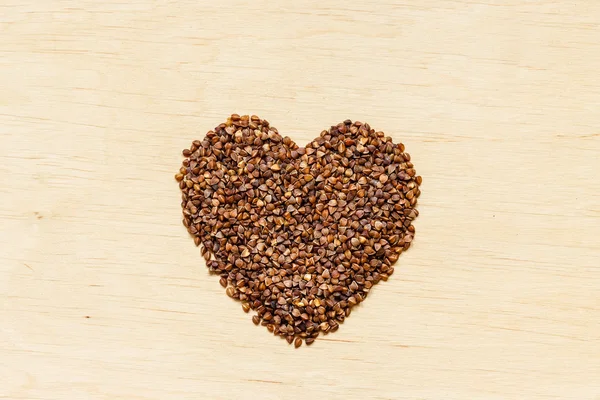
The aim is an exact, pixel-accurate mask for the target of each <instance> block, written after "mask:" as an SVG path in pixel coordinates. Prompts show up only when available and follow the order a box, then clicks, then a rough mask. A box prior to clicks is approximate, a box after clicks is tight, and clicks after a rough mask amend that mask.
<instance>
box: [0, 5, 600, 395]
mask: <svg viewBox="0 0 600 400" xmlns="http://www.w3.org/2000/svg"><path fill="white" fill-rule="evenodd" d="M599 23H600V2H598V1H595V0H580V1H577V2H573V1H566V0H564V1H556V0H555V1H549V0H545V1H502V0H487V1H482V2H476V1H459V0H425V1H419V2H407V1H403V2H400V1H396V2H391V1H383V2H363V1H347V0H345V1H341V0H335V1H316V0H314V1H294V2H292V1H279V2H274V1H266V0H261V1H252V2H246V1H241V0H239V1H237V0H229V1H221V2H215V1H174V0H173V1H155V2H150V1H123V0H120V1H116V0H108V1H80V0H78V1H50V0H45V1H27V2H22V1H16V0H3V1H1V3H0V182H1V184H0V220H1V224H0V272H1V276H0V399H44V400H50V399H140V400H141V399H143V400H159V399H161V400H162V399H210V400H212V399H217V400H218V399H224V400H229V399H253V400H255V399H267V400H269V399H313V398H314V399H317V398H318V399H380V400H383V399H394V400H396V399H428V400H429V399H444V400H445V399H457V400H458V399H460V400H464V399H533V400H538V399H539V400H542V399H586V400H587V399H593V400H597V399H600V266H599V259H600V244H599V237H600V181H599V178H598V174H599V172H600V161H599V156H600V78H599V70H600V26H599ZM232 112H238V113H256V114H258V115H260V116H262V117H264V118H267V119H268V120H269V121H271V123H272V124H273V125H274V126H276V127H278V128H279V130H280V131H281V132H282V133H283V134H284V135H285V134H287V135H290V136H291V137H292V138H293V139H295V140H296V141H297V142H298V143H299V144H300V145H303V144H305V143H307V142H308V141H309V140H310V139H311V138H313V137H315V136H316V135H317V134H318V133H319V132H320V130H321V129H324V128H327V127H328V126H329V125H331V124H334V123H337V122H339V121H341V120H344V119H346V118H352V119H358V120H361V121H367V122H369V123H370V124H371V125H372V126H373V127H375V128H377V129H380V130H384V131H385V132H387V133H388V134H390V135H391V136H392V137H393V138H394V140H395V141H402V142H403V143H405V145H406V147H407V149H408V151H409V152H410V153H411V155H412V156H413V160H414V163H415V165H416V168H417V172H418V173H419V174H421V175H422V176H423V178H424V184H423V188H422V189H423V194H422V197H421V200H420V211H421V216H420V217H419V218H418V220H417V221H416V228H417V236H416V240H415V242H414V247H413V248H411V250H410V251H408V252H407V253H405V254H404V255H402V257H401V258H400V260H399V262H398V264H397V268H396V271H397V272H396V275H394V276H393V279H391V280H390V281H388V282H387V283H385V284H382V285H379V286H378V287H377V288H376V289H375V290H374V291H373V293H372V295H371V296H369V299H368V301H367V302H366V303H365V304H364V305H363V306H361V307H360V308H359V309H357V310H356V311H355V312H354V313H353V314H352V316H351V318H350V319H349V320H348V321H347V323H345V324H344V325H343V326H342V328H341V329H340V330H339V331H338V333H336V334H333V335H329V336H327V337H326V338H324V339H320V340H318V341H317V342H316V343H315V344H314V345H313V346H312V347H310V348H307V347H302V348H300V349H299V350H294V349H293V348H292V347H290V346H288V345H287V344H286V343H285V342H284V341H282V340H279V339H277V338H275V337H273V336H271V335H270V334H268V332H267V331H266V330H265V329H264V328H257V327H255V326H254V325H253V324H252V323H251V322H250V318H251V315H247V314H244V313H243V312H242V311H241V307H240V305H239V304H238V303H235V302H233V301H231V300H230V299H228V298H227V297H226V296H225V294H224V291H223V290H222V288H221V287H220V286H219V284H218V279H216V278H215V277H212V276H209V274H208V273H207V271H206V269H205V265H204V263H203V261H202V260H201V258H200V256H199V251H198V249H196V248H195V247H194V246H193V244H192V241H191V239H190V238H189V237H188V235H187V233H186V231H185V229H184V228H183V226H182V225H181V222H180V219H181V218H180V206H179V202H180V194H179V191H178V188H177V185H176V183H175V182H174V180H173V174H174V173H175V172H176V171H177V169H178V167H179V164H180V162H181V155H180V151H181V149H182V148H184V147H185V146H187V145H188V144H189V143H190V142H191V141H192V140H193V139H197V138H201V137H202V136H203V135H204V134H205V133H206V131H208V130H209V129H211V128H213V127H214V126H215V125H217V124H218V123H220V122H222V121H224V119H225V118H226V117H227V116H228V115H229V114H230V113H232Z"/></svg>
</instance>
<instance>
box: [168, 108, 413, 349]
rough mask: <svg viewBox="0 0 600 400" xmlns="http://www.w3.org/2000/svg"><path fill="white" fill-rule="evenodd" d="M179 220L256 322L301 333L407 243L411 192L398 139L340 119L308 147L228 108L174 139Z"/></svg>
mask: <svg viewBox="0 0 600 400" xmlns="http://www.w3.org/2000/svg"><path fill="white" fill-rule="evenodd" d="M183 155H184V157H186V158H185V160H184V161H183V166H182V167H181V169H180V171H179V173H178V174H177V175H176V176H175V177H176V179H177V180H178V181H179V186H180V189H181V191H182V199H183V201H182V203H181V206H182V208H183V216H184V218H183V223H184V225H185V226H186V228H187V229H188V232H189V233H190V234H191V235H192V236H193V237H194V241H195V243H196V245H197V246H198V245H202V254H203V256H204V257H205V259H206V262H207V266H208V268H209V270H210V271H211V272H214V273H217V274H219V275H220V276H221V284H222V285H223V286H224V287H226V288H227V294H228V295H229V296H230V297H233V298H235V299H239V300H241V301H242V302H243V303H242V307H243V309H244V311H246V312H248V311H249V310H250V309H252V310H254V311H256V315H255V316H254V317H253V322H254V323H255V324H259V323H260V324H262V325H265V326H266V327H267V328H268V329H269V331H271V332H273V333H275V334H276V335H279V336H282V337H285V338H286V339H287V340H288V342H289V343H291V342H292V341H295V345H296V346H299V345H300V344H302V339H306V342H307V344H310V343H312V342H313V341H314V339H315V338H316V337H317V336H318V335H319V332H323V333H328V332H330V331H335V330H337V328H338V326H339V323H340V322H343V321H344V319H345V318H346V317H348V316H349V315H350V311H351V308H352V307H353V306H355V305H357V304H358V303H360V302H362V301H363V300H365V298H366V297H367V294H368V293H369V291H370V290H371V288H372V287H373V285H375V284H377V283H378V282H379V281H380V280H384V281H385V280H387V279H388V277H389V276H390V275H391V274H392V273H393V271H394V268H393V267H392V265H393V264H394V262H395V261H396V260H397V259H398V256H399V255H400V253H402V251H404V250H407V249H408V247H409V246H410V244H411V242H412V240H413V237H414V234H415V229H414V226H413V225H412V221H413V220H414V219H415V218H416V217H417V215H418V212H417V210H416V209H415V205H416V203H417V198H418V197H419V194H420V190H419V186H420V184H421V181H422V179H421V177H420V176H417V175H416V173H415V170H414V168H413V164H412V163H411V161H410V156H409V155H408V154H407V153H405V152H404V145H403V144H394V143H392V140H391V138H389V137H385V135H384V134H383V132H376V131H375V130H374V129H372V128H371V127H370V126H369V125H368V124H363V123H360V122H352V121H350V120H346V121H344V122H342V123H340V124H337V125H335V126H332V127H331V128H330V129H329V130H324V131H322V132H321V134H320V136H319V137H318V138H316V139H315V140H313V141H312V142H310V143H309V144H308V145H307V146H306V147H304V148H301V147H298V146H297V145H296V144H295V143H294V142H293V141H292V140H291V139H290V138H288V137H285V138H284V137H282V136H281V135H280V134H279V133H278V131H277V129H276V128H274V127H272V126H270V124H269V123H268V122H267V121H266V120H262V119H260V118H258V117H257V116H252V117H249V116H241V117H240V116H239V115H236V114H234V115H232V116H231V117H230V118H229V119H228V120H227V122H226V123H223V124H220V125H219V126H217V127H216V128H215V129H214V131H209V132H208V133H207V135H206V137H205V138H204V139H203V140H201V141H200V140H196V141H194V142H193V143H192V146H191V147H190V148H189V149H185V150H184V151H183Z"/></svg>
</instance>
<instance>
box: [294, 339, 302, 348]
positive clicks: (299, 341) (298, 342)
mask: <svg viewBox="0 0 600 400" xmlns="http://www.w3.org/2000/svg"><path fill="white" fill-rule="evenodd" d="M300 346H302V339H300V338H299V337H298V338H296V340H295V341H294V347H295V348H298V347H300Z"/></svg>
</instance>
